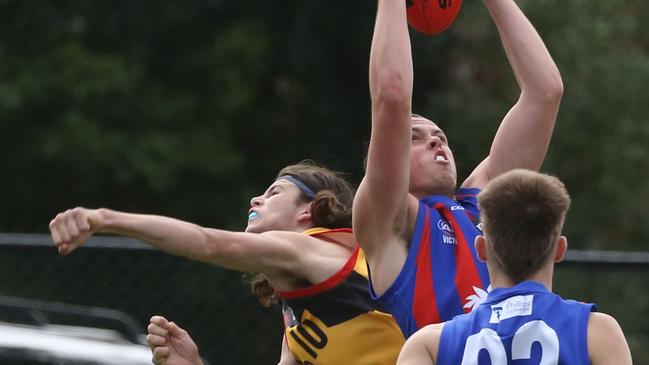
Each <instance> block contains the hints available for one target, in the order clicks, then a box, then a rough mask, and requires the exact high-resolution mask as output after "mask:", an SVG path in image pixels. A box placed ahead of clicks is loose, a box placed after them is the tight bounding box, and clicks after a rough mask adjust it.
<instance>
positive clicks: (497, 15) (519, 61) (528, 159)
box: [463, 0, 563, 188]
mask: <svg viewBox="0 0 649 365" xmlns="http://www.w3.org/2000/svg"><path fill="white" fill-rule="evenodd" d="M484 2H485V4H486V5H487V8H488V10H489V12H490V14H491V17H492V18H493V20H494V22H495V23H496V27H497V28H498V32H499V34H500V38H501V41H502V44H503V47H504V49H505V53H506V54H507V58H508V59H509V63H510V64H511V67H512V69H513V71H514V75H515V76H516V80H517V82H518V84H519V86H520V88H521V94H520V96H519V99H518V101H517V102H516V104H515V105H514V106H513V107H512V108H511V109H510V110H509V112H508V113H507V115H506V116H505V118H504V119H503V121H502V122H501V124H500V127H499V128H498V132H497V133H496V136H495V138H494V141H493V144H492V146H491V151H490V153H489V156H488V157H487V158H486V159H485V160H484V161H483V162H482V163H481V164H480V165H479V166H478V167H477V168H476V169H475V170H474V171H473V173H472V174H471V176H469V178H468V179H467V180H466V181H465V182H464V184H463V186H464V187H477V188H482V187H484V185H486V184H487V183H488V182H489V180H491V179H492V178H494V177H496V176H498V175H500V174H501V173H503V172H506V171H508V170H511V169H515V168H526V169H530V170H538V169H539V168H540V166H541V164H542V163H543V160H544V159H545V155H546V152H547V149H548V145H549V143H550V138H551V136H552V130H553V128H554V124H555V121H556V118H557V113H558V111H559V104H560V101H561V96H562V95H563V83H562V81H561V75H560V74H559V70H558V69H557V66H556V65H555V63H554V61H553V60H552V57H551V56H550V53H549V52H548V50H547V48H546V47H545V44H544V43H543V40H542V39H541V37H540V36H539V34H538V33H537V32H536V30H535V29H534V26H533V25H532V24H531V23H530V21H529V20H528V19H527V18H526V17H525V15H524V14H523V12H522V11H521V9H520V8H519V7H518V6H517V5H516V3H515V2H514V0H484Z"/></svg>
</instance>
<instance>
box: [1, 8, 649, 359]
mask: <svg viewBox="0 0 649 365" xmlns="http://www.w3.org/2000/svg"><path fill="white" fill-rule="evenodd" d="M518 3H519V5H520V6H521V8H523V9H524V11H525V12H526V14H527V15H528V16H529V18H530V19H531V20H532V22H533V23H534V24H535V26H536V27H537V29H538V31H539V33H540V34H541V36H542V37H543V39H544V40H545V41H546V44H547V47H548V48H549V49H550V52H551V53H552V55H553V57H554V59H555V61H556V63H557V65H558V67H559V69H560V70H561V73H562V76H563V80H564V84H565V94H564V98H563V102H562V106H561V110H560V114H559V119H558V123H557V126H556V129H555V134H554V137H553V141H552V144H551V146H550V150H549V152H548V157H547V160H546V163H545V165H544V166H543V170H544V171H546V172H549V173H552V174H556V175H558V176H559V177H560V178H561V179H563V180H564V181H565V182H566V184H567V186H568V189H569V191H570V192H571V194H572V197H573V208H572V210H571V213H570V216H569V217H568V222H567V226H566V230H565V233H566V234H567V236H568V237H569V239H570V243H571V248H578V249H611V250H618V249H619V250H646V247H647V242H649V224H647V222H648V218H647V217H646V215H645V214H644V213H645V207H646V204H647V201H649V118H648V117H647V111H648V110H649V103H648V102H647V101H648V100H649V98H648V96H649V91H647V86H648V85H649V30H648V28H647V27H646V24H647V20H649V19H648V14H649V3H648V2H645V1H632V0H573V1H570V2H560V1H556V0H545V1H532V0H519V1H518ZM374 12H375V2H374V1H349V0H331V1H314V0H285V1H282V2H281V3H274V2H259V1H252V0H239V1H233V0H200V1H198V0H197V1H192V2H184V1H178V0H163V1H134V2H133V1H124V0H117V1H93V2H87V1H80V0H61V1H57V2H53V1H44V0H30V1H17V0H0V142H1V143H0V164H1V166H2V171H3V175H2V178H1V179H0V207H1V209H0V231H2V232H34V233H45V232H47V223H48V222H49V220H50V219H51V218H52V217H53V216H54V215H55V214H56V213H57V212H59V211H61V210H65V209H67V208H70V207H73V206H77V205H81V206H87V207H100V206H106V207H110V208H114V209H120V210H129V211H136V212H147V213H157V214H165V215H171V216H174V217H178V218H181V219H186V220H190V221H194V222H196V223H199V224H203V225H209V226H214V227H222V228H229V229H241V228H243V227H244V226H245V219H246V218H245V216H246V211H247V209H248V201H249V199H250V197H251V196H253V195H255V194H259V193H260V192H262V191H263V189H264V188H265V187H266V185H267V184H269V183H270V182H271V181H272V178H273V177H274V174H275V173H276V172H277V171H278V170H279V169H280V168H281V167H282V166H284V165H286V164H289V163H294V162H297V161H299V160H301V159H304V158H311V159H315V160H317V161H320V162H323V163H325V164H326V165H328V166H330V167H332V168H335V169H339V170H342V171H345V172H347V173H349V174H350V178H351V179H352V180H353V181H354V182H356V183H357V182H358V181H359V180H360V178H361V177H362V159H363V154H364V148H365V147H364V146H365V144H366V143H367V141H368V138H369V131H370V106H369V93H368V87H367V73H368V69H367V64H368V55H369V46H370V42H371V35H372V27H373V20H374V19H373V18H374ZM412 35H413V53H414V63H415V91H414V101H413V103H414V111H415V112H417V113H420V114H424V115H426V116H428V117H430V118H431V119H433V120H435V121H438V122H439V124H440V126H441V127H442V128H444V129H445V130H446V132H447V134H448V135H449V138H450V142H451V146H452V147H453V149H454V152H455V154H456V159H457V160H458V167H459V173H460V176H459V178H460V180H461V179H462V178H463V177H466V176H467V175H468V173H469V172H470V170H471V169H472V168H473V167H474V166H475V165H476V164H477V163H478V162H479V161H480V160H481V159H482V158H484V157H485V155H486V153H487V151H488V149H489V144H490V142H491V139H492V138H493V135H494V133H495V131H496V128H497V126H498V124H499V122H500V120H501V119H502V117H503V116H504V114H505V113H506V112H507V111H508V109H509V107H510V106H511V105H512V104H513V103H514V102H515V100H516V98H517V97H518V92H519V90H518V88H517V85H516V82H515V80H514V78H513V75H512V73H511V70H510V68H509V65H508V63H507V60H506V58H505V55H504V52H503V50H502V46H501V45H500V43H499V40H498V35H497V33H496V30H495V27H494V25H493V23H492V21H491V19H490V18H489V16H488V13H487V11H486V9H485V7H484V5H483V4H482V3H481V2H480V1H466V2H465V4H464V6H463V9H462V12H461V14H460V16H459V17H458V19H457V21H456V23H455V24H454V25H453V26H452V27H451V28H450V29H449V30H447V31H446V32H445V33H443V34H441V35H438V36H435V37H426V36H422V35H419V34H414V33H413V34H412ZM629 275H634V274H633V273H630V274H629ZM588 276H589V275H584V276H580V275H566V276H565V278H566V280H569V281H568V282H566V283H565V284H562V285H565V288H571V287H579V285H577V284H572V283H579V282H583V281H584V280H592V277H588ZM609 282H610V281H608V280H607V276H606V275H602V278H601V281H598V282H597V284H596V285H597V286H598V287H601V288H602V290H604V291H606V290H607V288H610V289H611V290H613V289H614V288H618V287H617V283H610V284H609ZM618 289H619V288H618ZM562 294H565V295H566V296H570V295H571V294H572V292H571V291H570V290H567V292H564V293H562ZM622 295H624V296H626V297H627V298H628V299H629V300H632V301H635V300H639V301H641V302H642V303H645V305H644V306H641V307H640V310H644V311H645V312H644V313H642V315H643V316H645V317H646V315H647V314H648V313H647V305H646V304H647V301H648V299H647V297H648V294H647V292H646V290H644V291H640V292H631V291H625V292H624V293H620V296H622ZM586 296H587V295H586ZM639 297H640V298H643V299H638V298H639ZM582 299H583V300H593V298H589V297H586V298H582ZM600 309H603V310H605V311H606V309H607V308H601V306H600ZM609 312H610V310H609ZM613 314H618V313H613ZM636 314H639V313H636ZM619 315H620V316H623V314H622V313H619ZM622 321H624V317H623V318H622ZM629 322H630V320H629ZM640 331H644V334H643V335H642V336H644V337H642V338H643V339H645V340H646V339H647V338H648V337H649V336H648V335H647V333H648V332H649V328H647V325H646V324H645V325H644V326H643V327H642V328H640ZM634 341H635V343H638V344H639V345H636V348H640V347H638V346H640V345H642V343H640V342H642V341H640V342H638V341H639V340H638V338H636V339H635V340H634ZM644 345H645V346H644V347H646V342H644ZM647 361H649V359H646V361H645V362H647Z"/></svg>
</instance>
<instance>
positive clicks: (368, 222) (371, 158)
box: [353, 0, 413, 292]
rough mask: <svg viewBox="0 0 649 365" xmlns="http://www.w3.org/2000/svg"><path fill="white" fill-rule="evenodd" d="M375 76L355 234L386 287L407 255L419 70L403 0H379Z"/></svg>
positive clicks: (376, 278)
mask: <svg viewBox="0 0 649 365" xmlns="http://www.w3.org/2000/svg"><path fill="white" fill-rule="evenodd" d="M369 78H370V93H371V98H372V133H371V137H370V146H369V151H368V156H367V168H366V173H365V177H364V178H363V181H362V182H361V184H360V186H359V188H358V192H357V193H356V198H355V200H354V214H353V217H354V234H355V236H356V238H357V240H358V242H359V243H360V245H361V247H362V248H363V250H364V251H365V254H366V256H367V259H368V262H369V265H370V267H371V268H372V281H373V284H374V285H375V289H377V291H378V292H381V291H382V290H381V288H380V286H383V284H382V283H385V285H389V284H391V283H392V281H393V280H394V278H396V275H397V274H398V272H399V270H400V269H401V266H402V265H403V262H405V256H406V249H405V247H406V241H405V240H404V239H403V236H404V235H405V234H406V232H405V231H406V222H407V209H408V202H409V194H408V184H409V163H410V162H409V161H410V140H411V98H412V79H413V70H412V56H411V50H410V36H409V34H408V25H407V22H406V6H405V2H404V1H403V0H379V1H378V10H377V14H376V24H375V27H374V38H373V40H372V50H371V54H370V75H369ZM377 285H378V286H379V288H377Z"/></svg>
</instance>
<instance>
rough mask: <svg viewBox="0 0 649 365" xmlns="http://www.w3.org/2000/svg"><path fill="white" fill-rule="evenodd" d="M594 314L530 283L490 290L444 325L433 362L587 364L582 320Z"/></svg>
mask: <svg viewBox="0 0 649 365" xmlns="http://www.w3.org/2000/svg"><path fill="white" fill-rule="evenodd" d="M594 310H595V306H594V305H593V304H585V303H579V302H576V301H574V300H564V299H562V298H561V297H560V296H558V295H556V294H553V293H551V292H549V291H548V290H547V289H546V288H545V287H544V286H543V285H542V284H540V283H538V282H535V281H524V282H522V283H520V284H518V285H515V286H514V287H511V288H496V289H494V290H492V291H491V292H489V295H488V297H487V300H486V301H485V302H484V303H483V304H481V305H480V306H479V307H478V308H477V309H476V310H475V311H473V312H471V313H469V314H465V315H461V316H458V317H456V318H454V319H453V320H452V321H449V322H446V323H444V327H443V328H442V334H441V337H440V342H439V349H440V351H439V353H438V355H437V362H436V363H437V364H439V365H455V364H476V365H479V364H528V363H529V364H558V365H568V364H569V365H582V364H583V365H587V364H590V359H589V355H588V319H589V316H590V313H591V312H592V311H594ZM442 349H443V351H442Z"/></svg>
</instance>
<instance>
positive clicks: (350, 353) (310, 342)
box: [279, 228, 404, 365]
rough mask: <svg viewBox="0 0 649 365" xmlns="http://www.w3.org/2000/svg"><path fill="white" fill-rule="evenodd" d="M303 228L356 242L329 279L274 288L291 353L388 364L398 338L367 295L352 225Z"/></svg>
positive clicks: (302, 358)
mask: <svg viewBox="0 0 649 365" xmlns="http://www.w3.org/2000/svg"><path fill="white" fill-rule="evenodd" d="M305 233H306V234H309V235H312V236H313V237H316V238H319V239H322V240H325V241H328V242H331V243H332V244H342V245H345V246H352V247H354V246H355V247H356V248H355V249H354V251H353V253H352V255H351V257H350V258H349V260H348V261H347V263H346V264H345V266H344V267H343V268H342V269H340V270H339V271H338V272H337V273H335V274H334V275H333V276H331V277H330V278H329V279H327V280H325V281H323V282H321V283H319V284H315V285H312V286H309V287H306V288H300V289H297V290H292V291H286V292H280V293H279V294H280V296H281V297H282V309H283V312H284V323H285V326H286V330H285V336H286V342H287V344H288V347H289V349H290V350H291V353H292V354H293V356H294V357H295V358H296V359H297V361H299V362H301V363H302V364H313V365H316V364H318V365H325V364H326V365H388V364H389V365H394V364H395V363H396V361H397V357H398V355H399V351H400V349H401V346H402V345H403V342H404V338H403V335H402V334H401V330H400V329H399V327H398V325H397V323H396V321H395V320H394V318H393V317H392V316H391V315H389V314H388V313H387V312H386V311H385V310H383V309H382V308H380V307H378V303H376V302H374V301H372V300H371V299H370V295H369V289H368V281H367V277H368V274H367V264H366V263H365V255H364V254H363V252H362V251H361V250H360V249H359V247H358V245H356V243H355V241H354V236H353V234H352V231H351V230H350V229H333V230H329V229H322V228H314V229H310V230H307V231H306V232H305Z"/></svg>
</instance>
